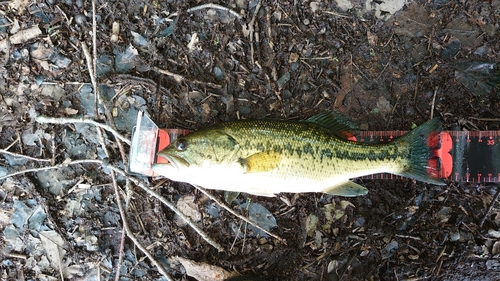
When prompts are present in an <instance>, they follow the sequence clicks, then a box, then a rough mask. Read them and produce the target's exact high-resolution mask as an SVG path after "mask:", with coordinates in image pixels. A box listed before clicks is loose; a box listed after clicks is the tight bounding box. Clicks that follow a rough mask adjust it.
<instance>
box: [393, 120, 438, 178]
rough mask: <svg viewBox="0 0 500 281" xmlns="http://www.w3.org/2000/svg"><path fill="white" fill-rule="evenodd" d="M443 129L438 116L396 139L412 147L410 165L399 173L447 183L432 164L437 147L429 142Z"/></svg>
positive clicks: (397, 141)
mask: <svg viewBox="0 0 500 281" xmlns="http://www.w3.org/2000/svg"><path fill="white" fill-rule="evenodd" d="M441 131H442V126H441V120H440V119H439V118H437V117H436V118H433V119H431V120H429V121H427V122H426V123H424V124H422V125H420V126H419V127H417V128H416V129H413V130H412V131H410V132H408V133H407V134H405V135H404V136H402V137H400V138H398V139H396V140H395V142H396V143H401V145H408V146H409V148H410V155H409V159H408V165H407V166H406V167H405V170H404V171H402V172H400V173H398V175H401V176H404V177H408V178H412V179H415V180H418V181H423V182H427V183H432V184H436V185H445V184H446V183H445V182H444V180H443V179H441V178H439V177H438V176H436V175H439V170H438V168H437V167H436V165H435V164H432V161H433V155H434V150H435V149H436V148H435V147H431V145H430V144H429V143H428V142H429V141H428V140H429V139H430V138H431V137H432V136H434V135H435V134H437V133H439V132H441Z"/></svg>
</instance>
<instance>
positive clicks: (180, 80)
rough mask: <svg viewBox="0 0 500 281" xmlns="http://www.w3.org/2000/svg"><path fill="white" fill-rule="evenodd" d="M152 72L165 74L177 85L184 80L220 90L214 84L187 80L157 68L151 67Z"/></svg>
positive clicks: (219, 86)
mask: <svg viewBox="0 0 500 281" xmlns="http://www.w3.org/2000/svg"><path fill="white" fill-rule="evenodd" d="M153 70H154V71H156V72H158V73H161V74H165V75H168V76H171V77H173V78H174V79H175V81H177V82H178V83H180V82H182V81H184V80H187V81H190V82H193V83H196V84H200V85H203V86H210V87H212V88H215V89H220V88H222V86H221V85H217V84H214V83H211V82H203V81H199V80H188V79H187V78H186V77H184V76H182V75H179V74H176V73H173V72H170V71H168V70H165V69H161V68H158V67H153Z"/></svg>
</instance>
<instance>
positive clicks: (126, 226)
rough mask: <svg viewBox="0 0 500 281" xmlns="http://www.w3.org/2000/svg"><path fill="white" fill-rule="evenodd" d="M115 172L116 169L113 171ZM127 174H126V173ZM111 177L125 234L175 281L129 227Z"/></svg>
mask: <svg viewBox="0 0 500 281" xmlns="http://www.w3.org/2000/svg"><path fill="white" fill-rule="evenodd" d="M112 170H114V169H112ZM124 173H125V172H124ZM111 177H112V178H113V187H114V189H115V195H116V204H118V209H119V210H120V216H121V217H122V223H123V228H124V229H125V232H127V237H128V238H129V239H130V240H132V242H134V245H135V246H137V248H139V249H140V250H141V252H142V253H143V254H144V255H146V256H147V257H148V258H149V260H150V261H151V263H153V264H154V265H155V267H156V268H157V269H158V271H159V272H160V273H161V274H162V275H163V277H165V278H166V279H167V280H168V281H173V279H172V277H170V275H169V274H168V273H167V271H166V270H165V269H164V268H163V266H162V265H161V264H160V263H159V262H158V261H157V260H156V259H155V257H153V255H152V254H151V253H150V252H149V251H148V249H146V247H144V246H143V245H142V244H141V243H140V242H139V240H137V238H136V237H135V235H134V233H133V232H132V230H131V229H130V226H129V225H128V222H127V219H126V218H127V216H126V214H125V211H124V210H123V206H122V204H121V199H120V190H119V188H118V184H117V183H116V179H115V174H114V173H111ZM119 271H120V268H119V267H118V268H117V273H116V275H117V276H118V275H119Z"/></svg>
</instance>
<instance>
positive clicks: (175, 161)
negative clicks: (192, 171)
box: [160, 154, 190, 170]
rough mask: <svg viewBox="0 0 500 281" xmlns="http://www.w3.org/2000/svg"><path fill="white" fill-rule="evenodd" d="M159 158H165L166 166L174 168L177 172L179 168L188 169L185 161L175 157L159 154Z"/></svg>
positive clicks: (187, 163)
mask: <svg viewBox="0 0 500 281" xmlns="http://www.w3.org/2000/svg"><path fill="white" fill-rule="evenodd" d="M160 156H162V157H164V158H166V159H167V160H168V162H169V163H168V164H167V165H172V166H173V167H174V168H176V169H177V170H179V169H180V168H181V167H189V165H190V164H189V162H188V161H186V159H184V158H182V157H180V156H176V155H165V154H160Z"/></svg>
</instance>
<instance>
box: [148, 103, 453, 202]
mask: <svg viewBox="0 0 500 281" xmlns="http://www.w3.org/2000/svg"><path fill="white" fill-rule="evenodd" d="M349 129H350V128H348V127H347V126H346V125H344V124H342V123H341V122H338V120H337V119H336V117H335V114H334V113H331V112H325V113H322V114H319V115H316V116H313V117H311V118H309V119H308V120H306V121H278V120H274V121H273V120H239V121H232V122H225V123H221V124H218V125H214V126H211V127H208V128H205V129H201V130H199V131H195V132H193V133H190V134H188V135H186V136H183V137H180V138H178V139H177V140H175V141H174V142H173V143H171V144H170V145H169V146H168V147H166V148H165V149H164V150H162V151H160V152H159V153H158V154H159V155H160V156H162V157H165V158H166V159H167V160H168V161H169V162H170V163H168V164H155V165H153V171H155V172H156V173H158V174H160V175H162V176H165V177H167V178H169V179H171V180H174V181H179V182H187V183H191V184H196V185H200V186H202V187H205V188H209V189H220V190H227V191H238V192H245V193H250V194H255V195H262V196H274V194H276V193H280V192H294V193H297V192H324V193H328V194H332V195H340V196H359V195H365V194H366V193H367V192H368V190H367V189H366V188H365V187H363V186H361V185H359V184H357V183H354V182H353V181H351V180H350V179H352V178H356V177H361V176H366V175H371V174H377V173H392V174H396V175H401V176H405V177H409V178H413V179H415V180H419V181H423V182H427V183H432V184H437V185H444V184H445V183H444V181H443V180H442V179H438V178H434V177H433V176H431V174H432V173H430V172H429V169H432V168H431V167H429V163H428V161H429V159H430V157H431V155H432V152H433V151H432V148H430V147H428V146H427V144H426V138H427V136H428V135H429V134H431V133H434V132H439V131H441V130H442V129H441V122H440V120H439V119H438V118H434V119H432V120H430V121H428V122H426V123H424V124H423V125H422V126H420V127H418V128H416V129H414V130H412V131H410V132H408V133H407V134H405V135H404V136H402V137H400V138H397V139H396V140H394V141H392V142H390V143H386V144H366V143H358V142H355V141H350V140H348V139H347V137H346V135H345V134H344V133H345V132H347V131H348V130H349Z"/></svg>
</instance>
